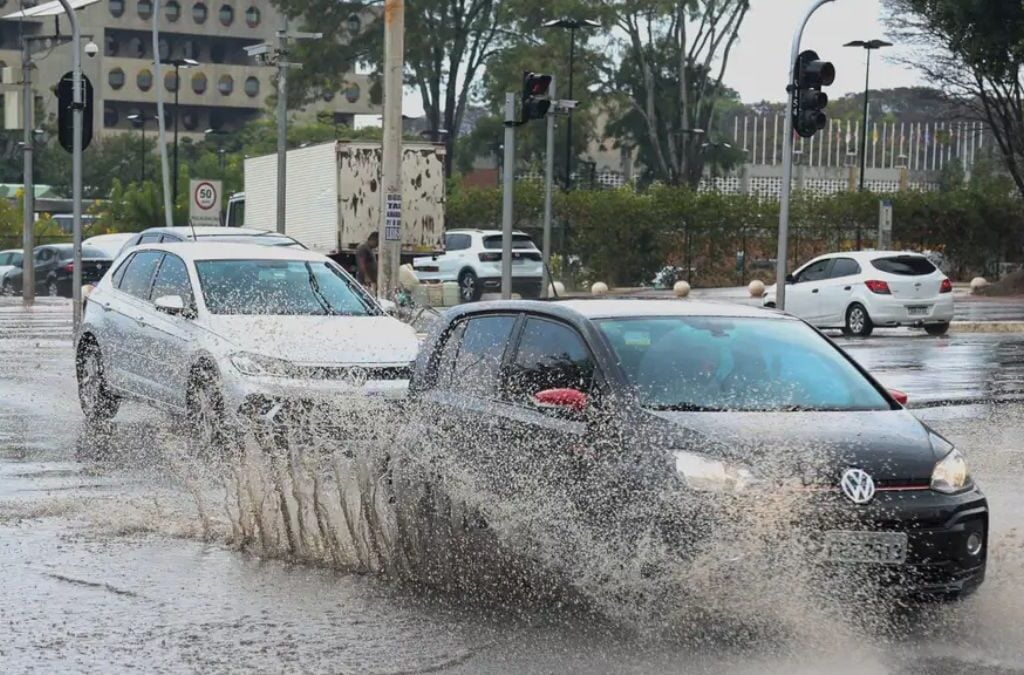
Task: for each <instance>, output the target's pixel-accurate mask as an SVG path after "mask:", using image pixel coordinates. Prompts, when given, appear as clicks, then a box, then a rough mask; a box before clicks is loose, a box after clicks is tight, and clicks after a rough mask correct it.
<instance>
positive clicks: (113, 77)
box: [107, 68, 124, 89]
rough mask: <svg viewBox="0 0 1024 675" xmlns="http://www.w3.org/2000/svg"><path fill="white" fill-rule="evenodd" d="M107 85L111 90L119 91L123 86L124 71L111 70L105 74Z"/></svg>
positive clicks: (118, 69)
mask: <svg viewBox="0 0 1024 675" xmlns="http://www.w3.org/2000/svg"><path fill="white" fill-rule="evenodd" d="M107 84H109V85H110V88H111V89H120V88H121V87H123V86H124V71H123V70H121V69H120V68H112V69H111V70H110V72H109V73H107Z"/></svg>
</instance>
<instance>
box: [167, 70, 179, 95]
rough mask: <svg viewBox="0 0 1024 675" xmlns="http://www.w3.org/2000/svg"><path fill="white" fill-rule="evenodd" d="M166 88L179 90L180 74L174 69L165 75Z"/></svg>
mask: <svg viewBox="0 0 1024 675" xmlns="http://www.w3.org/2000/svg"><path fill="white" fill-rule="evenodd" d="M164 89H166V90H167V91H177V89H178V76H177V75H176V74H175V73H174V71H173V70H172V71H171V72H169V73H167V74H166V75H164Z"/></svg>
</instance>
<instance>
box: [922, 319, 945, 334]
mask: <svg viewBox="0 0 1024 675" xmlns="http://www.w3.org/2000/svg"><path fill="white" fill-rule="evenodd" d="M924 330H925V332H926V333H928V334H929V335H945V334H946V333H947V332H949V322H948V321H946V322H943V323H926V324H925V325H924Z"/></svg>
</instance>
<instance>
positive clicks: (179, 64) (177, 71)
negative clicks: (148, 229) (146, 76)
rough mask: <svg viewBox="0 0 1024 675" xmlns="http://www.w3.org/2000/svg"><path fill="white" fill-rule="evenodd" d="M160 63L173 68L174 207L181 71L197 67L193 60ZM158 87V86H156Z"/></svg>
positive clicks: (167, 60)
mask: <svg viewBox="0 0 1024 675" xmlns="http://www.w3.org/2000/svg"><path fill="white" fill-rule="evenodd" d="M160 63H162V64H164V65H165V66H173V67H174V169H173V171H172V174H171V180H172V181H174V184H173V185H171V195H172V197H171V199H172V201H173V203H174V204H175V205H177V204H178V117H179V116H180V115H179V114H178V112H179V111H178V94H179V92H180V91H181V69H182V68H193V67H195V66H198V65H199V62H198V61H196V60H195V59H161V60H160ZM158 86H159V85H158Z"/></svg>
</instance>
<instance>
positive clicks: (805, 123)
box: [775, 0, 836, 309]
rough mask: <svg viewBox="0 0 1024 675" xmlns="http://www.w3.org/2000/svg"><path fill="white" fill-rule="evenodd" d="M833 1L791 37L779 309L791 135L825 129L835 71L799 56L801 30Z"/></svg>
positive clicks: (778, 292)
mask: <svg viewBox="0 0 1024 675" xmlns="http://www.w3.org/2000/svg"><path fill="white" fill-rule="evenodd" d="M829 2H833V0H814V2H812V3H811V5H810V6H809V7H808V8H807V11H806V12H805V13H804V16H803V18H802V19H801V20H800V23H799V25H797V29H796V32H795V33H794V34H793V44H792V46H791V49H790V58H789V64H788V70H789V72H788V73H787V75H786V77H787V79H788V81H789V84H788V85H787V86H786V91H787V92H789V95H790V114H789V115H785V116H784V117H785V129H784V131H783V136H782V190H781V194H780V195H779V247H778V252H777V254H776V261H775V303H776V306H777V307H778V308H779V309H785V308H786V276H787V274H786V257H787V256H788V255H789V250H788V249H789V240H788V238H789V193H790V191H791V189H792V183H793V132H794V130H795V131H796V132H797V133H798V134H800V135H801V136H802V137H804V138H809V137H811V136H813V135H814V134H816V133H817V132H818V131H820V130H822V129H824V128H825V125H826V124H827V123H828V118H827V117H826V116H825V113H824V112H823V109H824V108H825V106H826V105H828V96H827V95H825V94H824V93H823V92H822V91H821V88H822V87H825V86H828V85H830V84H832V82H833V80H835V77H836V69H835V68H834V67H833V66H832V64H831V63H828V62H827V61H821V60H820V59H819V58H818V55H817V54H816V53H814V52H812V51H807V52H804V53H800V40H801V38H803V34H804V28H805V27H806V26H807V22H808V21H809V20H810V18H811V16H812V15H813V14H814V13H815V12H816V11H818V8H819V7H821V6H822V5H825V4H827V3H829Z"/></svg>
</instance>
